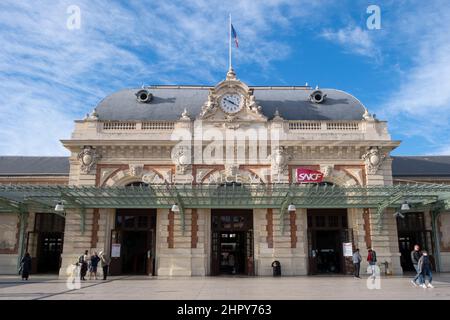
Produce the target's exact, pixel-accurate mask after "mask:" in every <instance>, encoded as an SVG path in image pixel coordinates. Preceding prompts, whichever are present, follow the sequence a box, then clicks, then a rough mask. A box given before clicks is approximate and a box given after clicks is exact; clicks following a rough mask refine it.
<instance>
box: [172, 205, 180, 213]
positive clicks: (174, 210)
mask: <svg viewBox="0 0 450 320" xmlns="http://www.w3.org/2000/svg"><path fill="white" fill-rule="evenodd" d="M171 210H172V212H180V207H178V204H176V203H175V204H174V205H173V206H172V209H171Z"/></svg>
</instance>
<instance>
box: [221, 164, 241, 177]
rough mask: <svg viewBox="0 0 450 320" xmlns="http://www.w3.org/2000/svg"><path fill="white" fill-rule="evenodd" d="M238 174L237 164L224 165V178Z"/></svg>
mask: <svg viewBox="0 0 450 320" xmlns="http://www.w3.org/2000/svg"><path fill="white" fill-rule="evenodd" d="M238 172H239V164H237V163H226V164H225V170H224V174H225V177H235V176H236V175H237V174H238Z"/></svg>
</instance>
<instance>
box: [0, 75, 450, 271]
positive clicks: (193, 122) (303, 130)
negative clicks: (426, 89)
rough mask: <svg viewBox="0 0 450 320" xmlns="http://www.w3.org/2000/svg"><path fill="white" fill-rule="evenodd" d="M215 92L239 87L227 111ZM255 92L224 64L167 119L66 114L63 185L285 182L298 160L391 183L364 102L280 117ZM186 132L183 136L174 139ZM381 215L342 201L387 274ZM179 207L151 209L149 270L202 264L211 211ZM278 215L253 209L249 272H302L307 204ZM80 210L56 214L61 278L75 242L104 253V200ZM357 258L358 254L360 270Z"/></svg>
mask: <svg viewBox="0 0 450 320" xmlns="http://www.w3.org/2000/svg"><path fill="white" fill-rule="evenodd" d="M177 89H178V90H188V89H189V88H183V87H177ZM149 90H150V91H151V88H150V89H149ZM268 90H269V89H268ZM273 90H276V88H274V89H273ZM284 90H287V89H286V88H285V89H284ZM292 90H305V91H308V90H311V88H307V87H296V88H292ZM225 94H229V95H232V94H239V95H240V97H241V99H243V100H242V105H241V106H240V108H241V109H240V110H239V111H238V112H237V113H233V114H230V113H227V112H225V111H224V110H223V109H221V107H220V105H221V103H222V102H221V100H220V99H222V98H221V97H223V96H224V95H225ZM255 97H256V99H258V95H257V92H255V91H254V90H253V89H252V88H250V87H248V86H247V85H246V84H244V83H242V82H241V81H239V80H237V79H236V78H235V75H234V74H233V73H229V74H228V75H227V79H226V80H225V81H223V82H221V83H219V84H218V85H217V86H215V87H211V88H209V94H208V97H207V99H206V100H205V101H204V104H203V106H202V107H201V112H200V113H199V114H198V115H197V116H195V115H190V112H189V110H185V111H184V112H183V113H182V114H180V115H179V119H178V120H173V119H172V120H154V121H153V120H148V119H145V120H139V119H136V120H133V121H124V120H121V121H116V120H114V121H113V119H110V120H105V119H101V117H99V116H98V115H97V114H96V113H95V116H89V117H87V118H86V119H84V120H77V121H75V130H74V132H73V134H72V137H71V138H70V139H68V140H63V141H62V143H63V145H64V146H65V147H66V148H67V149H68V150H69V151H70V159H69V160H70V173H69V177H68V184H69V185H76V186H97V187H102V186H126V185H127V184H130V183H139V182H144V183H148V184H152V183H175V184H185V183H195V184H200V183H210V182H230V181H239V182H241V183H260V184H267V183H295V182H296V177H295V174H296V173H295V172H296V171H295V170H296V169H297V168H308V169H311V170H316V171H320V172H322V173H323V175H324V181H325V182H329V183H333V184H335V185H342V186H352V185H360V186H371V185H392V184H393V183H394V181H393V178H392V170H391V158H390V152H391V151H392V150H393V149H394V148H396V147H397V146H398V145H399V142H398V141H393V140H392V139H391V137H390V135H389V133H388V130H387V123H386V122H385V121H379V120H377V119H374V118H373V117H372V116H370V114H369V113H368V112H367V110H366V112H365V114H364V115H363V116H362V117H361V119H360V120H340V119H331V120H321V119H320V120H317V119H316V120H304V119H295V120H292V119H290V120H285V119H284V118H283V114H282V113H279V112H278V110H277V111H276V112H275V114H274V117H273V118H269V117H267V116H265V115H264V114H263V111H264V104H263V103H261V104H262V105H261V106H259V105H258V103H257V102H256V101H257V100H255ZM156 98H157V97H156V95H155V99H156ZM185 103H186V108H187V107H189V106H190V103H189V101H186V102H185ZM259 133H261V134H262V136H261V135H259ZM186 137H190V138H189V139H184V140H183V138H186ZM214 137H216V138H217V137H219V138H220V139H221V140H222V141H223V142H224V145H221V146H220V147H217V146H214V145H213V146H211V144H210V143H209V142H208V143H206V141H211V139H212V140H214V139H213V138H214ZM180 141H181V142H180ZM245 141H247V143H245ZM261 141H265V143H263V144H261V143H260V142H261ZM239 142H241V143H242V144H239ZM205 155H210V157H209V158H208V157H206V156H205ZM392 213H393V212H390V211H389V210H388V211H387V213H386V214H385V215H384V217H383V224H382V229H381V230H379V229H378V228H377V227H376V219H377V218H376V216H375V213H374V211H373V209H370V210H369V209H359V208H349V209H348V210H347V218H348V225H349V228H350V229H352V231H353V241H354V243H353V245H354V247H357V248H360V249H361V254H362V255H363V257H364V256H365V255H366V254H367V250H366V249H367V248H368V247H372V248H373V249H375V251H377V254H378V259H379V261H380V262H381V261H382V262H384V261H387V262H388V263H389V265H390V269H391V271H392V272H393V274H401V272H402V269H401V266H400V259H399V256H400V254H399V246H398V235H397V226H396V221H395V218H394V217H393V215H392ZM184 214H185V227H186V228H185V231H184V232H183V231H182V222H181V216H180V215H179V214H175V213H173V212H171V211H170V210H169V209H168V208H158V209H157V210H156V229H155V230H156V236H155V241H156V243H155V269H156V270H155V274H156V275H158V276H206V275H210V274H211V259H212V258H211V241H212V240H211V209H200V208H198V209H195V208H186V210H185V212H184ZM281 217H282V215H281V214H280V209H274V208H256V209H253V215H252V219H253V221H252V222H253V258H254V272H255V274H256V275H259V276H268V275H271V274H272V267H271V264H272V262H273V261H274V260H279V261H280V262H281V264H282V270H283V275H287V276H295V275H306V274H308V273H309V266H308V264H309V254H310V253H309V252H308V222H307V209H297V210H296V211H295V212H291V213H290V214H285V215H284V218H283V219H284V221H281ZM84 218H85V228H84V232H82V231H81V224H82V215H81V213H80V212H79V211H78V210H68V212H67V213H66V219H65V232H64V248H63V254H62V264H61V269H60V275H61V276H64V275H66V273H67V272H66V269H67V267H68V266H70V265H71V264H73V263H75V262H76V261H77V260H78V257H79V256H80V255H81V254H82V252H83V251H84V250H91V251H93V250H95V251H97V252H98V251H104V252H107V253H110V251H111V231H112V230H113V229H114V228H115V219H116V210H115V208H110V209H87V210H86V212H85V217H84ZM1 219H2V220H1V221H2V224H1V225H0V228H2V229H1V230H5V231H4V232H1V234H2V235H1V238H0V246H1V247H0V250H3V251H0V253H1V255H0V265H1V268H2V271H3V272H7V273H12V272H11V270H12V268H13V266H15V265H16V264H15V261H17V254H18V251H17V248H15V247H14V245H15V244H16V242H15V239H14V237H15V235H16V233H14V232H13V231H12V226H14V227H15V226H16V225H17V222H16V220H17V217H16V216H13V215H11V216H9V215H8V216H2V218H1ZM14 219H16V220H14ZM29 219H30V223H29V226H28V227H27V228H29V230H32V229H30V228H32V227H30V225H32V224H33V223H32V222H33V219H34V218H33V216H32V215H30V216H29ZM449 223H450V222H449V221H448V219H447V216H441V218H440V230H441V233H442V235H441V241H442V245H441V247H442V248H443V250H444V251H445V250H447V251H448V252H450V249H449V247H450V244H449V241H448V239H449V236H448V234H449V233H450V231H449V230H448V225H449ZM282 225H284V226H285V227H284V230H282V229H283V228H282ZM5 250H6V251H7V250H9V251H8V252H6V251H5ZM447 251H445V252H447ZM7 254H8V255H10V256H9V257H7ZM364 263H365V259H363V266H362V268H363V269H362V270H364V267H365V265H364ZM442 265H443V266H444V268H445V269H449V268H450V267H449V266H450V254H449V255H446V254H444V255H443V256H442ZM10 269H11V270H10ZM5 270H7V271H5Z"/></svg>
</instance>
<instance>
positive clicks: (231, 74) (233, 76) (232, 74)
mask: <svg viewBox="0 0 450 320" xmlns="http://www.w3.org/2000/svg"><path fill="white" fill-rule="evenodd" d="M226 80H236V72H234V69H233V67H231V66H230V68H229V69H228V72H227V77H226Z"/></svg>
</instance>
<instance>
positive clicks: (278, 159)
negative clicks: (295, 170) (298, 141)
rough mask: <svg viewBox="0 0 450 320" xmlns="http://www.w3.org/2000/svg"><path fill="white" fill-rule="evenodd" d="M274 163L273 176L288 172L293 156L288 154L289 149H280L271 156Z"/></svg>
mask: <svg viewBox="0 0 450 320" xmlns="http://www.w3.org/2000/svg"><path fill="white" fill-rule="evenodd" d="M270 158H271V162H272V174H283V173H286V172H287V169H288V162H289V161H290V160H291V159H292V156H291V155H290V154H289V153H288V151H287V148H285V147H278V148H276V149H275V150H274V151H272V154H271V155H270Z"/></svg>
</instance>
